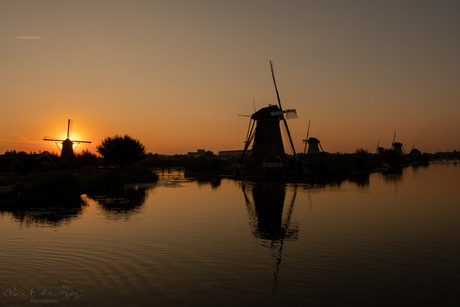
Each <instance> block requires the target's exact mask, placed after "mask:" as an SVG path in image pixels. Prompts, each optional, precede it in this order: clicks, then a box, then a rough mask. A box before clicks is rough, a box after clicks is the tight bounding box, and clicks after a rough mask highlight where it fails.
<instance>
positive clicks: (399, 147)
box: [391, 130, 406, 155]
mask: <svg viewBox="0 0 460 307" xmlns="http://www.w3.org/2000/svg"><path fill="white" fill-rule="evenodd" d="M395 140H396V130H395V134H394V136H393V142H392V143H391V148H392V149H393V150H394V151H396V152H398V153H399V154H401V155H402V154H405V153H406V151H405V150H404V145H403V144H402V143H399V142H395Z"/></svg>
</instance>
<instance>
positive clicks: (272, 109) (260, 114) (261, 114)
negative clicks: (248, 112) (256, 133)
mask: <svg viewBox="0 0 460 307" xmlns="http://www.w3.org/2000/svg"><path fill="white" fill-rule="evenodd" d="M280 111H281V110H280V108H279V107H278V106H275V105H273V106H268V107H265V108H262V109H260V110H259V111H257V112H256V113H254V114H252V116H251V119H253V120H263V119H278V118H279V115H272V113H277V112H280Z"/></svg>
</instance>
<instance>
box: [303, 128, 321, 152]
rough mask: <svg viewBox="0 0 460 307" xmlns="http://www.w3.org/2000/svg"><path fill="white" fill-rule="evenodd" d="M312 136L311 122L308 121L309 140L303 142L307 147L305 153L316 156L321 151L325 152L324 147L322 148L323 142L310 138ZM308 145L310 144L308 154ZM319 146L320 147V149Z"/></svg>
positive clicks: (304, 149)
mask: <svg viewBox="0 0 460 307" xmlns="http://www.w3.org/2000/svg"><path fill="white" fill-rule="evenodd" d="M309 135H310V121H308V129H307V138H306V139H305V140H303V143H304V144H305V147H304V148H303V153H305V152H306V153H307V154H315V153H319V151H320V150H319V149H320V148H321V151H322V152H323V151H324V150H323V147H322V146H321V142H320V141H319V140H318V139H317V138H308V136H309ZM307 144H308V152H307ZM318 146H319V147H318Z"/></svg>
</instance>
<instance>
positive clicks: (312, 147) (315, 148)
mask: <svg viewBox="0 0 460 307" xmlns="http://www.w3.org/2000/svg"><path fill="white" fill-rule="evenodd" d="M307 143H308V151H307V154H309V155H311V154H317V153H319V152H320V150H319V147H320V146H321V144H320V142H319V140H318V139H317V138H309V139H308V140H307Z"/></svg>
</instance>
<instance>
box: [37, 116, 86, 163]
mask: <svg viewBox="0 0 460 307" xmlns="http://www.w3.org/2000/svg"><path fill="white" fill-rule="evenodd" d="M43 140H44V141H53V142H55V143H56V145H57V146H58V148H59V145H58V142H61V148H60V149H61V158H64V159H68V158H73V157H74V155H75V154H74V148H73V145H74V144H77V146H76V147H75V149H77V147H78V145H80V143H91V142H90V141H77V140H70V119H69V120H68V122H67V138H66V139H65V140H57V139H48V138H43Z"/></svg>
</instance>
